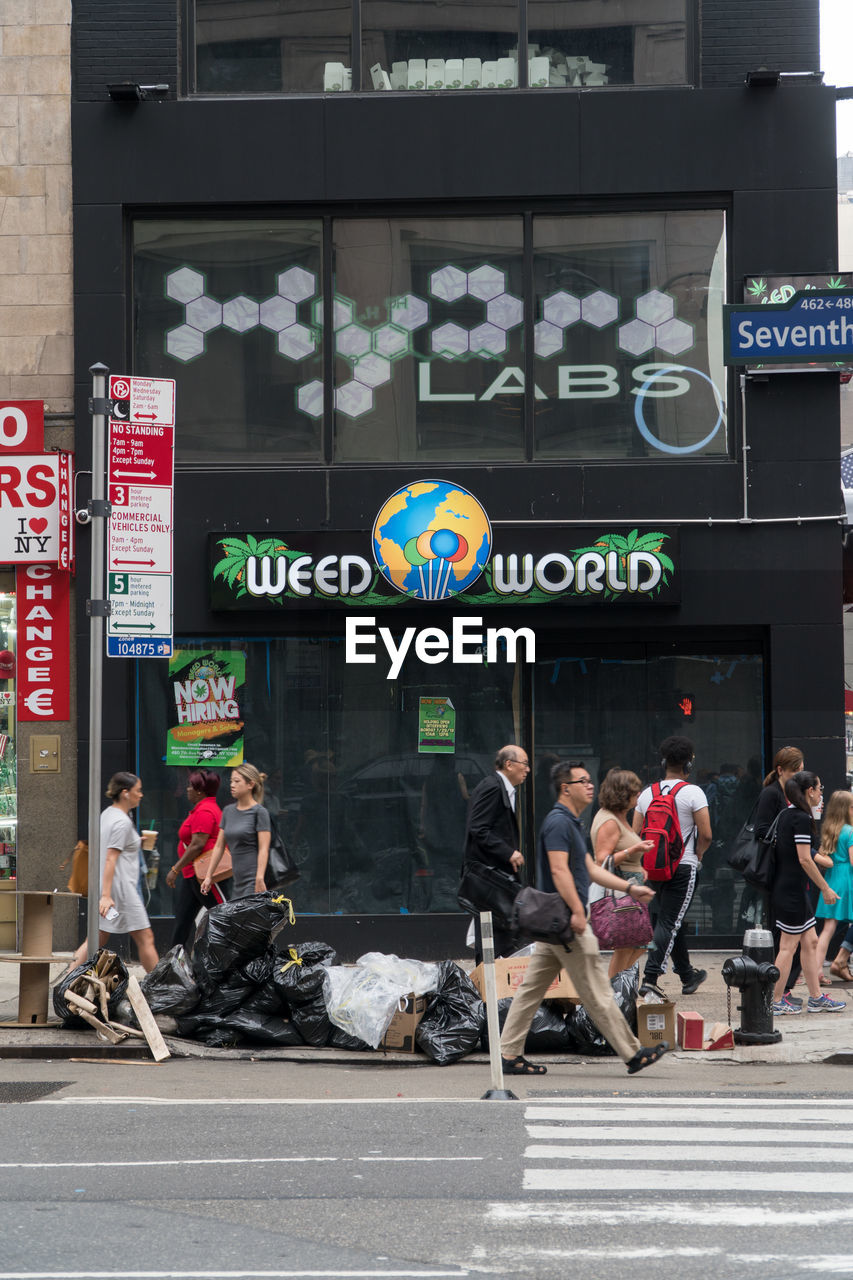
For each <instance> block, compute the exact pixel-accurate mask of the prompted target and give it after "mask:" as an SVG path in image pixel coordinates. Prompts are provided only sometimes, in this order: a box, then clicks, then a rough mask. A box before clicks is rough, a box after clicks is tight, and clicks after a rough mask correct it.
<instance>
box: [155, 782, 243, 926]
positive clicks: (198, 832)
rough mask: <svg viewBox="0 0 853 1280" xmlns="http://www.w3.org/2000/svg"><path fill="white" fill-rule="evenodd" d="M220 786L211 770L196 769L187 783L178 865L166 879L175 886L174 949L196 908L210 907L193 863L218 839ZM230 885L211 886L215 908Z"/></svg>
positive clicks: (224, 897) (221, 883) (226, 883)
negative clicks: (187, 801) (186, 809)
mask: <svg viewBox="0 0 853 1280" xmlns="http://www.w3.org/2000/svg"><path fill="white" fill-rule="evenodd" d="M219 783H220V778H219V774H218V773H214V771H213V770H212V769H196V770H195V772H193V773H191V774H190V776H189V780H188V782H187V799H188V800H189V802H190V805H191V806H192V807H191V809H190V812H189V815H188V816H187V817H186V818H185V819H184V821H183V822H182V823H181V827H180V830H179V831H178V861H177V862H176V863H175V865H174V866H173V867H172V869H171V870H170V871H169V873H168V875H167V876H166V884H167V885H168V886H169V888H170V889H174V888H175V885H176V883H177V885H178V888H177V892H176V894H175V899H176V901H175V928H174V931H173V933H172V943H171V945H172V946H173V947H176V946H177V945H178V944H179V943H180V944H181V945H183V946H186V945H187V943H188V941H189V939H190V937H191V935H192V928H193V923H194V921H195V917H196V915H197V914H198V909H199V907H209V906H210V905H211V903H210V901H209V899H208V900H207V901H205V899H204V898H202V896H201V891H200V887H199V882H198V879H197V878H196V873H195V867H194V866H193V863H194V861H195V859H196V858H198V857H200V856H201V855H202V854H203V853H209V852H210V850H211V849H212V848H213V846H214V845H215V844H216V837H217V836H218V835H219V822H220V819H221V817H222V810H221V809H220V808H219V805H218V804H217V803H216V793H217V792H218V790H219ZM230 883H231V882H230V880H223V881H220V883H219V884H214V885H212V886H211V896H212V897H213V900H214V901H213V905H214V906H216V905H217V904H219V903H220V902H224V901H225V900H226V897H227V894H226V893H225V892H224V890H226V889H227V887H228V885H229V884H230Z"/></svg>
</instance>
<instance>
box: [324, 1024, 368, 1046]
mask: <svg viewBox="0 0 853 1280" xmlns="http://www.w3.org/2000/svg"><path fill="white" fill-rule="evenodd" d="M326 1043H327V1045H328V1046H329V1048H331V1049H357V1050H358V1051H359V1052H361V1050H362V1049H367V1050H368V1051H369V1052H370V1053H373V1046H372V1045H369V1044H365V1042H364V1041H363V1040H359V1038H358V1036H351V1035H350V1034H349V1032H348V1031H344V1029H343V1028H342V1027H336V1026H335V1024H334V1023H332V1029H331V1031H330V1032H329V1039H328V1040H327V1041H326Z"/></svg>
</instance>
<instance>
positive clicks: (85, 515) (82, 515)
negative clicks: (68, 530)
mask: <svg viewBox="0 0 853 1280" xmlns="http://www.w3.org/2000/svg"><path fill="white" fill-rule="evenodd" d="M74 519H75V520H76V521H77V523H78V524H91V523H92V513H91V511H87V510H86V508H85V507H81V508H80V510H79V511H75V512H74Z"/></svg>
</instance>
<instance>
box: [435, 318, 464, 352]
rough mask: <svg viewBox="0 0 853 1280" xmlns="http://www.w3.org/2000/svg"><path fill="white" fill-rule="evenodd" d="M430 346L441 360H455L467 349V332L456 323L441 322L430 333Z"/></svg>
mask: <svg viewBox="0 0 853 1280" xmlns="http://www.w3.org/2000/svg"><path fill="white" fill-rule="evenodd" d="M430 346H431V348H432V350H433V351H434V352H435V353H436V355H439V356H441V358H442V360H455V359H456V357H457V356H463V355H465V353H466V352H467V350H468V334H467V333H466V331H465V330H464V329H462V328H460V326H459V325H458V324H441V325H439V326H438V328H437V329H434V330H433V332H432V334H431V335H430Z"/></svg>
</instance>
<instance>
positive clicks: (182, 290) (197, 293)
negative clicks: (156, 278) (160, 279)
mask: <svg viewBox="0 0 853 1280" xmlns="http://www.w3.org/2000/svg"><path fill="white" fill-rule="evenodd" d="M166 293H167V294H168V296H169V297H170V298H174V300H175V302H192V300H193V298H200V297H201V295H202V294H203V293H204V276H203V275H202V273H201V272H200V271H194V270H193V269H192V267H180V268H179V269H178V270H177V271H170V272H169V274H168V275H167V276H166Z"/></svg>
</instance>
